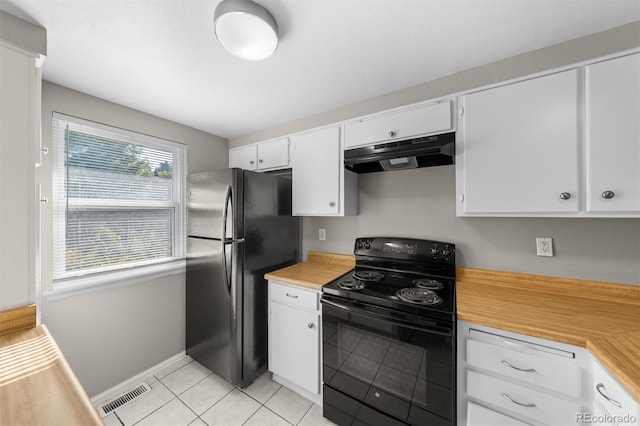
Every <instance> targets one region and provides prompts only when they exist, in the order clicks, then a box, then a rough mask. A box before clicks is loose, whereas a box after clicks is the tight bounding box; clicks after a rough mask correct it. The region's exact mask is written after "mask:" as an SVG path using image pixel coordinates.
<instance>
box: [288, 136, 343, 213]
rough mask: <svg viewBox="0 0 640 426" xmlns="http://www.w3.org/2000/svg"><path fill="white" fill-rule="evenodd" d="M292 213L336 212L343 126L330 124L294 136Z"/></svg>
mask: <svg viewBox="0 0 640 426" xmlns="http://www.w3.org/2000/svg"><path fill="white" fill-rule="evenodd" d="M291 144H292V147H293V170H292V177H293V214H294V215H337V214H339V212H340V205H339V204H340V177H341V171H342V170H343V168H344V166H343V164H342V161H341V159H342V158H341V155H340V154H341V152H340V128H339V127H337V126H336V127H329V128H325V129H320V130H316V131H313V132H309V133H305V134H302V135H296V136H292V137H291Z"/></svg>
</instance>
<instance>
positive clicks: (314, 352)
mask: <svg viewBox="0 0 640 426" xmlns="http://www.w3.org/2000/svg"><path fill="white" fill-rule="evenodd" d="M319 326H320V315H319V314H318V313H317V312H310V311H305V310H302V309H298V308H295V307H292V306H289V305H284V304H282V303H279V302H275V301H271V304H270V312H269V349H270V350H269V370H271V371H272V372H273V373H274V374H277V375H279V376H281V377H283V378H285V379H287V380H289V381H291V382H292V383H295V384H297V385H298V386H300V387H301V388H303V389H306V390H308V391H309V392H312V393H314V394H318V393H319V392H320V333H319Z"/></svg>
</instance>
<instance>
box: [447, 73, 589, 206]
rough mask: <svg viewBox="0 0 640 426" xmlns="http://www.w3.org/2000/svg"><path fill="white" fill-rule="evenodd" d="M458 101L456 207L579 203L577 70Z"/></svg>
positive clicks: (491, 90) (466, 97)
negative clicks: (461, 113)
mask: <svg viewBox="0 0 640 426" xmlns="http://www.w3.org/2000/svg"><path fill="white" fill-rule="evenodd" d="M461 101H462V103H461V106H462V108H463V110H462V111H463V115H462V117H461V130H462V138H461V139H462V140H461V141H460V142H459V144H458V147H457V152H458V155H457V156H456V162H457V163H458V164H457V166H456V167H457V168H458V169H457V173H458V177H457V179H458V191H459V192H460V194H459V195H460V200H459V202H460V203H462V205H461V207H462V209H458V214H468V213H480V214H482V213H513V214H523V213H541V212H576V211H577V210H578V208H579V202H578V178H579V176H578V74H577V70H570V71H566V72H562V73H558V74H553V75H550V76H545V77H540V78H536V79H532V80H527V81H524V82H519V83H514V84H510V85H507V86H502V87H498V88H495V89H490V90H485V91H482V92H477V93H472V94H469V95H466V96H463V97H462V100H461ZM563 193H567V194H569V198H568V199H562V198H567V197H566V195H565V196H563V197H562V198H561V194H563Z"/></svg>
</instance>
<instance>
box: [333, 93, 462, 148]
mask: <svg viewBox="0 0 640 426" xmlns="http://www.w3.org/2000/svg"><path fill="white" fill-rule="evenodd" d="M451 105H452V103H451V101H445V102H440V103H436V104H429V105H421V106H419V107H413V108H410V109H403V110H401V111H393V112H390V113H385V114H384V115H377V116H374V117H369V118H363V119H361V120H358V121H354V122H349V123H346V125H345V148H354V147H358V146H365V145H370V144H374V143H379V142H391V141H393V140H396V139H397V140H401V139H407V138H411V137H415V136H421V135H427V134H433V133H439V132H445V131H450V130H452V129H453V120H452V114H451Z"/></svg>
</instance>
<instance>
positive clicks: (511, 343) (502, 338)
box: [500, 337, 534, 349]
mask: <svg viewBox="0 0 640 426" xmlns="http://www.w3.org/2000/svg"><path fill="white" fill-rule="evenodd" d="M500 341H501V342H503V343H506V344H507V345H509V346H514V347H516V348H523V349H534V348H532V347H531V346H529V345H525V344H522V343H516V342H512V341H511V340H507V339H505V338H504V337H501V338H500Z"/></svg>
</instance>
